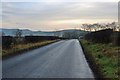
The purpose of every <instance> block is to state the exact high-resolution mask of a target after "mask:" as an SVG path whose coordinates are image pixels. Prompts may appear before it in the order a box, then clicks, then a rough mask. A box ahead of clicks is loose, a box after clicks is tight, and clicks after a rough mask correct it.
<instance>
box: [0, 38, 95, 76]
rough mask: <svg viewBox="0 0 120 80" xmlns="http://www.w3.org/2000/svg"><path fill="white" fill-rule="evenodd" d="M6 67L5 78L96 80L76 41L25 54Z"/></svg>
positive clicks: (64, 42) (54, 44)
mask: <svg viewBox="0 0 120 80" xmlns="http://www.w3.org/2000/svg"><path fill="white" fill-rule="evenodd" d="M2 64H3V65H2V66H3V69H2V70H3V78H94V75H93V73H92V71H91V69H90V67H89V66H88V63H87V61H86V59H85V56H84V54H83V51H82V48H81V46H80V45H79V41H78V40H75V39H72V40H62V41H59V42H56V43H53V44H50V45H48V46H44V47H41V48H38V49H34V50H31V51H29V52H25V53H23V54H21V55H17V56H14V57H11V58H8V59H5V60H3V62H2Z"/></svg>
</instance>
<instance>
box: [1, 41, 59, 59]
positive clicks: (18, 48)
mask: <svg viewBox="0 0 120 80" xmlns="http://www.w3.org/2000/svg"><path fill="white" fill-rule="evenodd" d="M56 41H57V40H49V41H42V42H36V43H27V44H18V45H14V46H12V48H10V49H4V50H2V57H6V56H9V55H13V54H17V53H21V52H23V51H28V50H31V49H34V48H38V47H40V46H44V45H47V44H50V43H53V42H56Z"/></svg>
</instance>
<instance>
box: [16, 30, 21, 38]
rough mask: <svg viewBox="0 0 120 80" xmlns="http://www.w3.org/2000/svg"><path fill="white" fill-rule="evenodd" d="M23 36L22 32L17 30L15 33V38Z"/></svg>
mask: <svg viewBox="0 0 120 80" xmlns="http://www.w3.org/2000/svg"><path fill="white" fill-rule="evenodd" d="M21 36H22V30H20V29H17V30H16V32H15V37H17V38H20V37H21Z"/></svg>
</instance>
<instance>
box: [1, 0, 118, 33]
mask: <svg viewBox="0 0 120 80" xmlns="http://www.w3.org/2000/svg"><path fill="white" fill-rule="evenodd" d="M0 4H2V7H1V8H2V9H1V10H2V13H0V17H1V16H2V19H1V20H2V22H0V23H2V27H3V28H19V29H30V30H35V31H36V30H41V31H55V30H63V29H79V28H80V26H81V25H82V24H85V23H89V24H93V23H110V22H113V21H116V22H117V18H118V0H109V1H108V0H106V1H105V0H99V1H98V0H84V1H83V0H81V1H80V0H74V1H73V0H70V1H69V2H68V1H66V0H64V1H63V0H39V1H38V0H34V1H33V0H29V1H28V0H21V2H19V1H18V0H2V3H0Z"/></svg>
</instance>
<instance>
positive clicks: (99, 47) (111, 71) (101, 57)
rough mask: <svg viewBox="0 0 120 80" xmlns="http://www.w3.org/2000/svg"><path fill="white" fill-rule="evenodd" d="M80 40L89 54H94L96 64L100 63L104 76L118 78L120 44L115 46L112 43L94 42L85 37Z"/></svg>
mask: <svg viewBox="0 0 120 80" xmlns="http://www.w3.org/2000/svg"><path fill="white" fill-rule="evenodd" d="M80 41H81V43H82V45H83V47H84V48H85V50H86V52H87V54H89V55H91V56H93V58H94V60H95V64H97V65H99V69H100V73H101V74H102V75H103V77H104V78H118V50H120V47H119V46H113V45H112V44H111V43H109V44H104V43H93V42H90V41H87V40H84V39H82V40H80Z"/></svg>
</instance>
